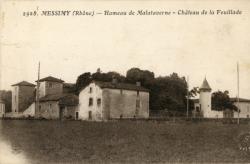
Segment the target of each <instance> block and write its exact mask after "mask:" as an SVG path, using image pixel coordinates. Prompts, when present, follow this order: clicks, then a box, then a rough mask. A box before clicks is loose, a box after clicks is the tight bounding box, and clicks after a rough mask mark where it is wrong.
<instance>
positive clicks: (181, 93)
mask: <svg viewBox="0 0 250 164" xmlns="http://www.w3.org/2000/svg"><path fill="white" fill-rule="evenodd" d="M150 90H151V92H150V109H151V110H163V109H167V110H168V111H172V112H175V113H181V114H185V111H186V95H187V82H186V80H185V78H184V77H179V76H178V74H177V73H173V74H171V75H169V76H165V77H158V78H156V79H155V80H154V82H153V84H152V86H151V87H150Z"/></svg>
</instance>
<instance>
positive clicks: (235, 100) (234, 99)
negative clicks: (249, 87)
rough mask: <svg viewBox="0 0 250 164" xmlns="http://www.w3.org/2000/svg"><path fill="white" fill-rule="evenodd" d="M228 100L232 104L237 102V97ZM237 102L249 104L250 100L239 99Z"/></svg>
mask: <svg viewBox="0 0 250 164" xmlns="http://www.w3.org/2000/svg"><path fill="white" fill-rule="evenodd" d="M230 100H231V101H232V102H237V101H238V100H237V97H232V98H230ZM239 102H250V100H249V99H244V98H239Z"/></svg>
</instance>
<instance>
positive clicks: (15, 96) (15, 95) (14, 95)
mask: <svg viewBox="0 0 250 164" xmlns="http://www.w3.org/2000/svg"><path fill="white" fill-rule="evenodd" d="M18 92H19V87H18V86H13V87H12V92H11V93H12V107H11V108H12V112H18V101H19V100H18V99H19V96H18Z"/></svg>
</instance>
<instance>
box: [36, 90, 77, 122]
mask: <svg viewBox="0 0 250 164" xmlns="http://www.w3.org/2000/svg"><path fill="white" fill-rule="evenodd" d="M77 106H78V97H77V96H76V95H73V94H63V93H61V94H50V95H46V96H44V97H42V98H41V99H40V105H39V109H38V112H37V117H40V118H46V119H63V118H70V119H77V118H75V116H76V115H75V112H76V110H77Z"/></svg>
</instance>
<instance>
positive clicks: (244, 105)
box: [230, 97, 250, 118]
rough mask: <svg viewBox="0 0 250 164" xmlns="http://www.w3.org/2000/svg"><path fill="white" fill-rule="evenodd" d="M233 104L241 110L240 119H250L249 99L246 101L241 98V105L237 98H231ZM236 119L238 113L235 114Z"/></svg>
mask: <svg viewBox="0 0 250 164" xmlns="http://www.w3.org/2000/svg"><path fill="white" fill-rule="evenodd" d="M230 100H231V102H233V104H234V105H235V106H237V107H238V108H239V110H240V112H239V117H240V118H249V117H250V100H249V99H244V98H239V103H238V101H237V98H235V97H234V98H231V99H230ZM234 117H235V118H237V117H238V112H234Z"/></svg>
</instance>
